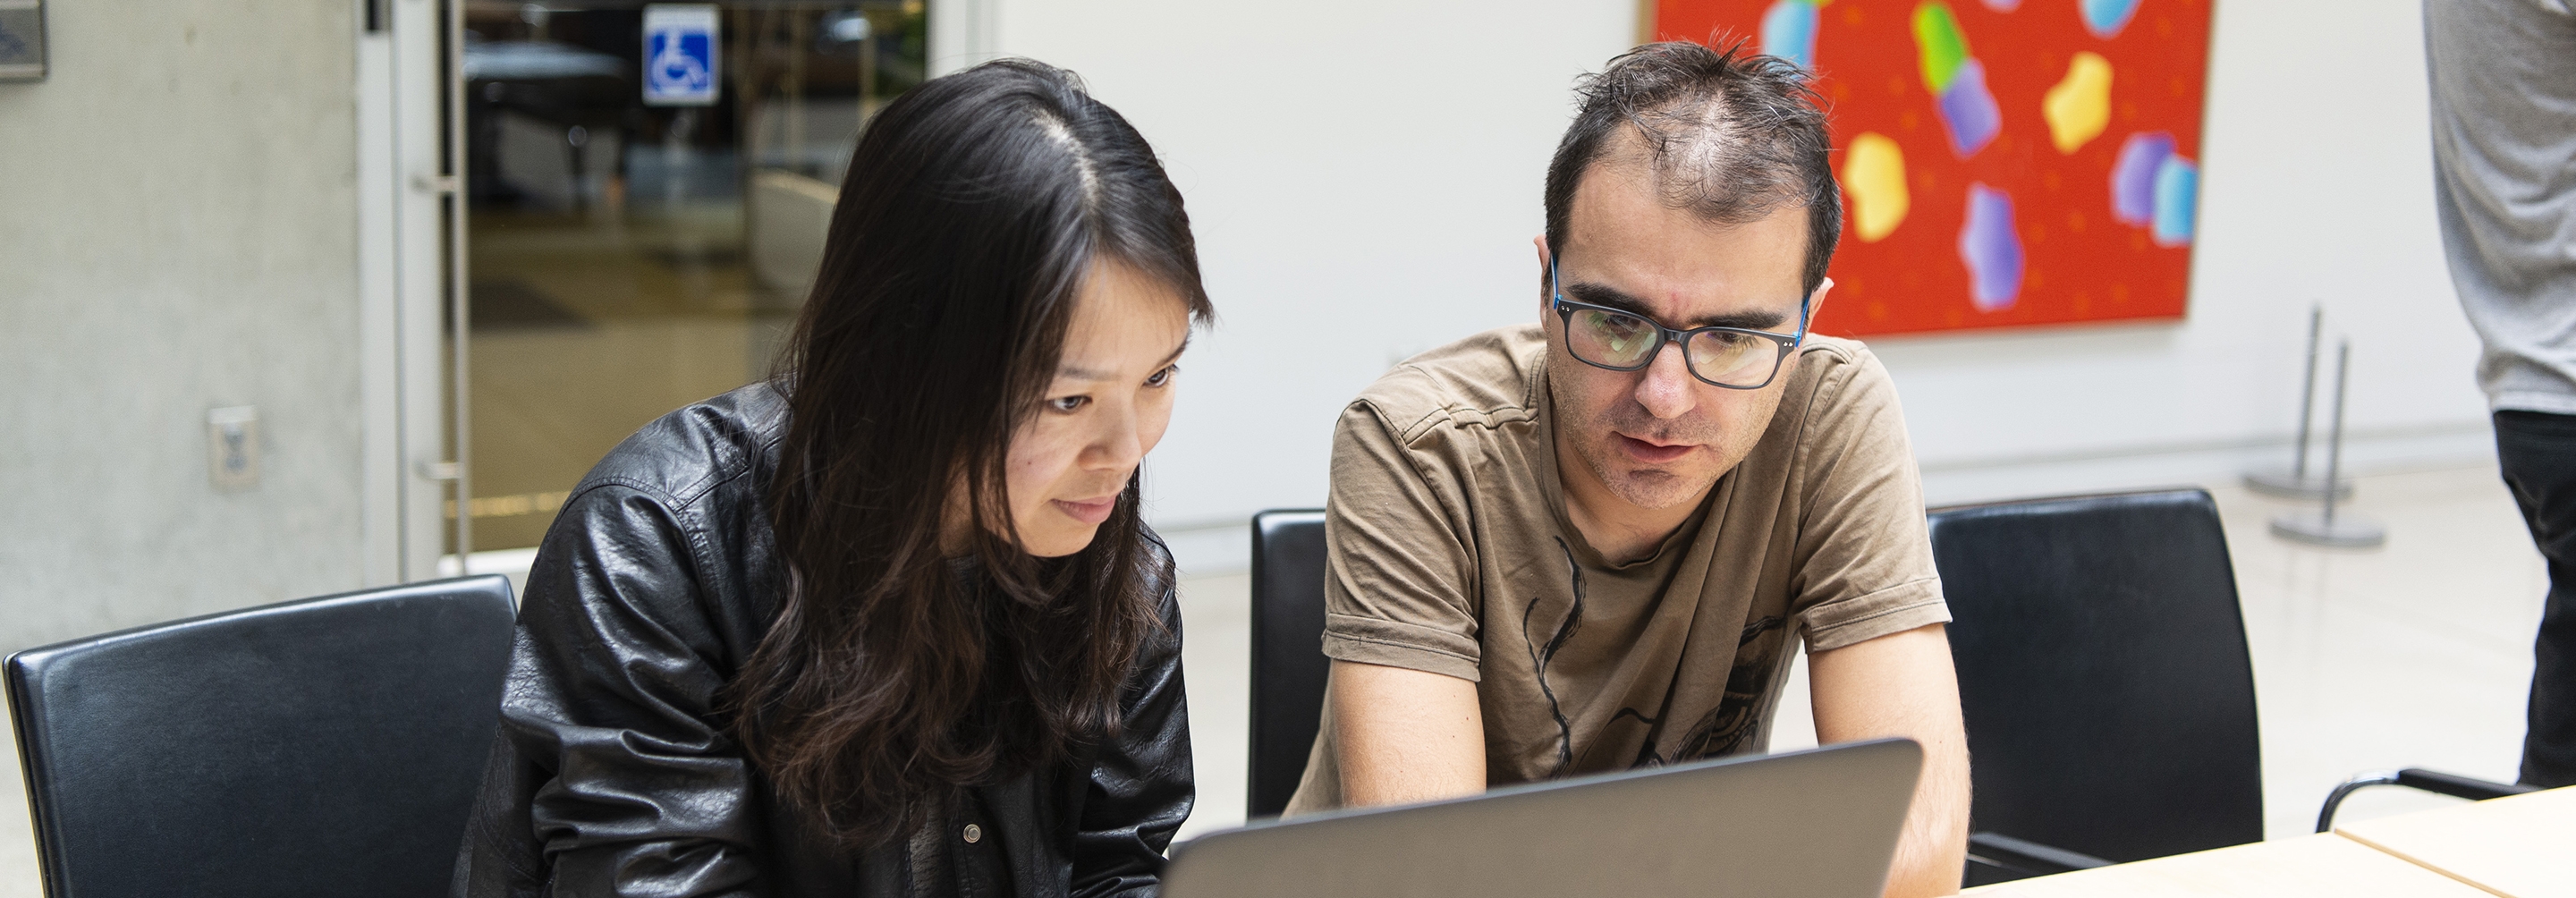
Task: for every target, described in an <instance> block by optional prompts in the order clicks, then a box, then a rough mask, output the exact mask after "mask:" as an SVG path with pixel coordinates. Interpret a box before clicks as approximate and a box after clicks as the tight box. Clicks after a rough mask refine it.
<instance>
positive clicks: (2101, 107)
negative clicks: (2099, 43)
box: [2039, 51, 2111, 153]
mask: <svg viewBox="0 0 2576 898" xmlns="http://www.w3.org/2000/svg"><path fill="white" fill-rule="evenodd" d="M2039 112H2040V115H2041V116H2042V117H2044V118H2046V119H2048V139H2049V141H2050V142H2052V143H2055V144H2057V151H2058V152H2060V153H2073V152H2075V151H2076V150H2078V149H2081V148H2082V147H2083V146H2084V144H2085V143H2086V142H2087V141H2090V140H2092V139H2093V138H2096V137H2100V136H2102V128H2103V126H2106V125H2109V124H2110V123H2111V61H2110V60H2108V59H2104V58H2102V57H2101V55H2100V54H2096V53H2091V52H2083V51H2078V52H2077V53H2076V54H2075V59H2074V60H2072V61H2070V62H2068V63H2067V64H2066V77H2065V78H2064V79H2061V80H2059V81H2058V82H2057V86H2056V87H2052V88H2049V89H2048V96H2047V97H2046V98H2045V99H2042V100H2040V102H2039Z"/></svg>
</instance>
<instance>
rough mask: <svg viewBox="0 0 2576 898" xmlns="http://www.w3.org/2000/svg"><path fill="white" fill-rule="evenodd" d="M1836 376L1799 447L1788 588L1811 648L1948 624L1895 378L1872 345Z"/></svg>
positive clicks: (1821, 391)
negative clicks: (1797, 509)
mask: <svg viewBox="0 0 2576 898" xmlns="http://www.w3.org/2000/svg"><path fill="white" fill-rule="evenodd" d="M1835 374H1836V375H1840V376H1835V377H1831V378H1830V379H1828V380H1827V382H1825V383H1824V384H1821V385H1820V386H1819V387H1818V389H1817V392H1816V393H1815V395H1814V398H1813V402H1814V405H1813V406H1812V407H1811V408H1810V409H1809V411H1808V420H1807V427H1806V431H1805V433H1804V439H1803V440H1802V443H1803V445H1802V446H1801V454H1802V455H1803V456H1804V466H1805V467H1806V469H1807V471H1808V476H1807V477H1806V478H1804V482H1803V483H1802V484H1801V487H1802V488H1803V490H1804V493H1805V495H1804V496H1803V497H1802V499H1803V504H1804V506H1805V509H1806V514H1805V515H1804V517H1803V520H1802V522H1801V524H1800V526H1799V531H1798V548H1799V554H1798V557H1797V563H1798V569H1797V573H1796V576H1795V579H1794V580H1792V582H1791V593H1790V594H1791V597H1792V598H1791V602H1792V605H1791V610H1792V612H1793V613H1794V614H1796V616H1797V619H1798V620H1799V621H1800V622H1801V624H1802V626H1803V628H1804V632H1805V635H1806V640H1807V650H1808V651H1809V652H1822V651H1830V650H1832V649H1838V648H1842V647H1843V646H1847V645H1852V644H1854V643H1859V642H1865V641H1868V640H1870V639H1875V638H1878V637H1880V636H1886V635H1888V634H1891V633H1901V632H1904V631H1906V630H1912V629H1915V628H1917V627H1924V626H1929V625H1932V624H1939V623H1948V622H1949V620H1950V606H1949V605H1948V604H1947V603H1945V602H1943V601H1942V599H1941V575H1940V572H1939V571H1938V570H1937V569H1935V568H1934V567H1933V564H1932V538H1931V532H1930V529H1929V528H1928V527H1927V526H1926V525H1925V523H1924V520H1923V483H1922V479H1921V476H1920V475H1919V474H1918V473H1917V472H1916V469H1915V465H1914V446H1913V442H1912V441H1911V440H1910V439H1908V438H1907V437H1906V433H1905V413H1904V411H1903V409H1902V408H1901V407H1900V406H1898V404H1897V401H1896V387H1895V384H1894V383H1893V382H1892V381H1891V380H1890V379H1889V378H1888V376H1887V369H1885V368H1883V367H1881V366H1880V365H1879V363H1878V359H1877V357H1876V356H1873V355H1871V354H1869V353H1868V352H1867V351H1866V350H1863V351H1860V352H1857V353H1856V354H1855V357H1854V358H1853V359H1852V361H1851V362H1850V363H1849V364H1848V365H1846V366H1844V368H1843V370H1842V371H1838V372H1835Z"/></svg>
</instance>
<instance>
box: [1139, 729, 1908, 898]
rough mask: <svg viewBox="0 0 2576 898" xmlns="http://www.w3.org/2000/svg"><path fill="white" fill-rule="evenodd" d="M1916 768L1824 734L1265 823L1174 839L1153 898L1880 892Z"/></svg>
mask: <svg viewBox="0 0 2576 898" xmlns="http://www.w3.org/2000/svg"><path fill="white" fill-rule="evenodd" d="M1922 766H1923V750H1922V748H1921V747H1920V746H1917V745H1916V744H1915V743H1914V741H1913V740H1910V739H1884V740H1877V741H1872V742H1857V743H1851V744H1846V745H1836V746H1832V747H1829V748H1820V749H1814V750H1810V751H1799V752H1789V753H1786V754H1778V755H1770V756H1766V757H1751V758H1729V759H1722V760H1716V761H1704V762H1696V763H1691V764H1680V765H1674V766H1670V767H1656V768H1650V769H1644V770H1633V771H1628V772H1624V773H1612V774H1604V775H1600V776H1590V777H1583V778H1579V779H1566V780H1557V781H1553V782H1546V783H1537V784H1532V785H1525V786H1512V787H1507V788H1502V789H1495V790H1493V791H1490V792H1486V793H1484V794H1482V795H1478V796H1474V797H1470V798H1459V799H1452V800H1448V801H1438V802H1431V803H1427V804H1418V805H1407V806H1402V807H1392V808H1371V809H1364V810H1351V811H1336V812H1333V813H1328V814H1317V815H1314V816H1311V817H1298V818H1294V819H1288V820H1275V821H1263V822H1259V823H1254V824H1252V825H1250V826H1246V827H1243V828H1240V829H1232V830H1226V831H1223V832H1217V833H1211V834H1208V835H1206V836H1202V837H1200V838H1197V839H1193V840H1190V841H1188V842H1185V843H1182V844H1181V845H1179V846H1176V847H1175V848H1174V849H1173V851H1172V861H1171V865H1170V866H1169V867H1167V868H1166V869H1165V871H1164V876H1163V894H1164V895H1165V896H1167V898H1271V896H1279V898H1289V896H1295V898H1399V896H1401V898H1516V896H1533V898H1535V896H1546V898H1562V896H1596V895H1597V896H1614V895H1615V896H1619V898H1655V896H1667V895H1669V896H1691V898H1709V896H1721V895H1747V896H1764V898H1877V896H1878V895H1879V893H1880V890H1881V889H1882V888H1883V887H1884V886H1885V884H1886V880H1887V865H1888V862H1889V861H1890V860H1892V859H1893V858H1894V857H1895V856H1896V837H1897V831H1898V829H1899V828H1900V827H1901V826H1902V825H1903V824H1904V822H1905V810H1906V806H1907V805H1908V804H1910V803H1911V801H1912V799H1913V794H1914V780H1915V776H1916V775H1917V773H1918V772H1919V771H1920V770H1921V769H1922Z"/></svg>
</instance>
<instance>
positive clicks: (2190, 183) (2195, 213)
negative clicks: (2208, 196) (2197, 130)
mask: <svg viewBox="0 0 2576 898" xmlns="http://www.w3.org/2000/svg"><path fill="white" fill-rule="evenodd" d="M2199 207H2200V166H2197V165H2193V164H2192V163H2191V160H2189V159H2185V158H2183V157H2180V156H2167V157H2165V161H2164V164H2163V165H2160V166H2157V167H2156V217H2155V229H2156V245H2158V246H2181V245H2183V244H2186V243H2190V242H2191V234H2192V227H2193V224H2194V222H2195V220H2196V219H2197V218H2198V217H2199V213H2200V208H2199Z"/></svg>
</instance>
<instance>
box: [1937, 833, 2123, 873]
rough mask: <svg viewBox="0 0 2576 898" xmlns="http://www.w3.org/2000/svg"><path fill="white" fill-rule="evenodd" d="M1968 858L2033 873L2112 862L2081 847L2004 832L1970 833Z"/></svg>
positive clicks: (2055, 871) (2066, 869)
mask: <svg viewBox="0 0 2576 898" xmlns="http://www.w3.org/2000/svg"><path fill="white" fill-rule="evenodd" d="M1968 858H1969V859H1970V860H1974V861H1980V862H1983V863H1987V864H1992V865H1994V866H1997V867H2002V868H2004V869H2007V870H2011V871H2014V872H2017V873H2027V874H2030V875H2032V876H2046V875H2048V874H2051V873H2067V872H2072V871H2075V870H2090V869H2093V868H2095V867H2108V866H2110V865H2111V862H2110V861H2106V860H2103V859H2101V858H2098V857H2094V856H2092V855H2089V854H2085V853H2083V852H2080V851H2068V850H2066V849H2064V848H2059V847H2057V846H2054V845H2042V844H2040V843H2038V842H2033V841H2030V840H2028V839H2016V838H2013V837H2011V836H2007V835H2004V834H2002V833H1971V834H1969V836H1968Z"/></svg>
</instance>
